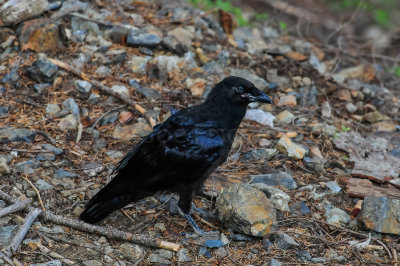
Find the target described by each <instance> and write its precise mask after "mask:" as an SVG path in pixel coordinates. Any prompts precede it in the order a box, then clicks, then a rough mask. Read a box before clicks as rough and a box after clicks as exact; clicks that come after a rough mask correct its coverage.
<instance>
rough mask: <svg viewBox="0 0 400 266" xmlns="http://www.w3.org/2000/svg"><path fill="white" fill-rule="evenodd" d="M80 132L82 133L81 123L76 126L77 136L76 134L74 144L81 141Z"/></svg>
mask: <svg viewBox="0 0 400 266" xmlns="http://www.w3.org/2000/svg"><path fill="white" fill-rule="evenodd" d="M82 131H83V126H82V123H79V124H78V134H76V141H75V142H76V143H78V142H79V141H80V140H81V138H82Z"/></svg>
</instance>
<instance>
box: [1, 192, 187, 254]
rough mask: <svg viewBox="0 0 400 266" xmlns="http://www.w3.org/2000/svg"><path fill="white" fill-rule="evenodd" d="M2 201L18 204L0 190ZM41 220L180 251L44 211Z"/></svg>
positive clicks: (163, 243) (144, 237)
mask: <svg viewBox="0 0 400 266" xmlns="http://www.w3.org/2000/svg"><path fill="white" fill-rule="evenodd" d="M0 199H2V200H4V201H7V202H10V203H14V202H17V200H16V199H14V198H13V197H11V196H10V195H8V194H7V193H5V192H3V191H1V190H0ZM28 209H29V210H30V211H32V210H35V208H33V207H29V208H28ZM39 217H40V218H41V219H43V220H45V221H48V222H53V223H56V224H60V225H64V226H69V227H72V228H75V229H77V230H80V231H84V232H88V233H96V234H100V235H103V236H106V237H108V238H113V239H119V240H124V241H128V242H132V243H135V244H139V245H144V246H148V247H153V248H163V249H168V250H173V251H178V250H179V249H180V245H179V244H176V243H172V242H168V241H164V240H161V239H158V238H153V237H150V236H147V235H141V234H131V233H128V232H123V231H120V230H118V229H116V228H114V227H110V226H108V227H105V226H98V225H92V224H88V223H85V222H82V221H79V220H75V219H70V218H66V217H63V216H61V215H55V214H53V213H52V212H50V211H43V212H41V213H40V216H39Z"/></svg>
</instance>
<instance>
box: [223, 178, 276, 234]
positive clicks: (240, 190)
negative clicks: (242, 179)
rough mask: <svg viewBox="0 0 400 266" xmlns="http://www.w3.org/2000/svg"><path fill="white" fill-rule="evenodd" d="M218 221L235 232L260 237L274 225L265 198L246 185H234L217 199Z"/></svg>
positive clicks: (271, 210)
mask: <svg viewBox="0 0 400 266" xmlns="http://www.w3.org/2000/svg"><path fill="white" fill-rule="evenodd" d="M217 208H218V219H219V220H220V221H221V222H222V223H223V224H224V225H225V226H226V227H228V228H230V229H232V230H233V231H235V232H239V233H244V234H247V235H252V236H258V237H262V236H264V235H266V234H268V233H269V232H270V231H271V227H272V226H273V225H275V224H276V211H275V208H274V206H273V205H272V203H271V202H270V201H269V200H268V198H267V196H266V195H265V194H264V193H263V192H262V191H260V190H258V189H256V188H253V187H252V186H250V185H247V184H234V185H232V186H231V187H229V188H228V189H224V190H222V191H221V192H220V193H219V195H218V197H217Z"/></svg>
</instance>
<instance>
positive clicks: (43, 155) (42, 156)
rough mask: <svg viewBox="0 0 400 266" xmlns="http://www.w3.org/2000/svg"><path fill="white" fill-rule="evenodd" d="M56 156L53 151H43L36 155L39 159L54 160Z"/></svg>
mask: <svg viewBox="0 0 400 266" xmlns="http://www.w3.org/2000/svg"><path fill="white" fill-rule="evenodd" d="M55 159H56V156H55V155H54V153H52V152H42V153H39V154H38V155H36V160H38V161H54V160H55Z"/></svg>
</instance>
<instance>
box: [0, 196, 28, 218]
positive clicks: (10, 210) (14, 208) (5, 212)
mask: <svg viewBox="0 0 400 266" xmlns="http://www.w3.org/2000/svg"><path fill="white" fill-rule="evenodd" d="M29 203H31V200H30V199H27V200H24V201H19V202H16V203H14V204H13V205H10V206H8V207H6V208H4V209H1V210H0V218H1V217H3V216H6V215H8V214H10V213H13V212H17V211H20V210H23V209H25V208H26V206H28V204H29Z"/></svg>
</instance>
